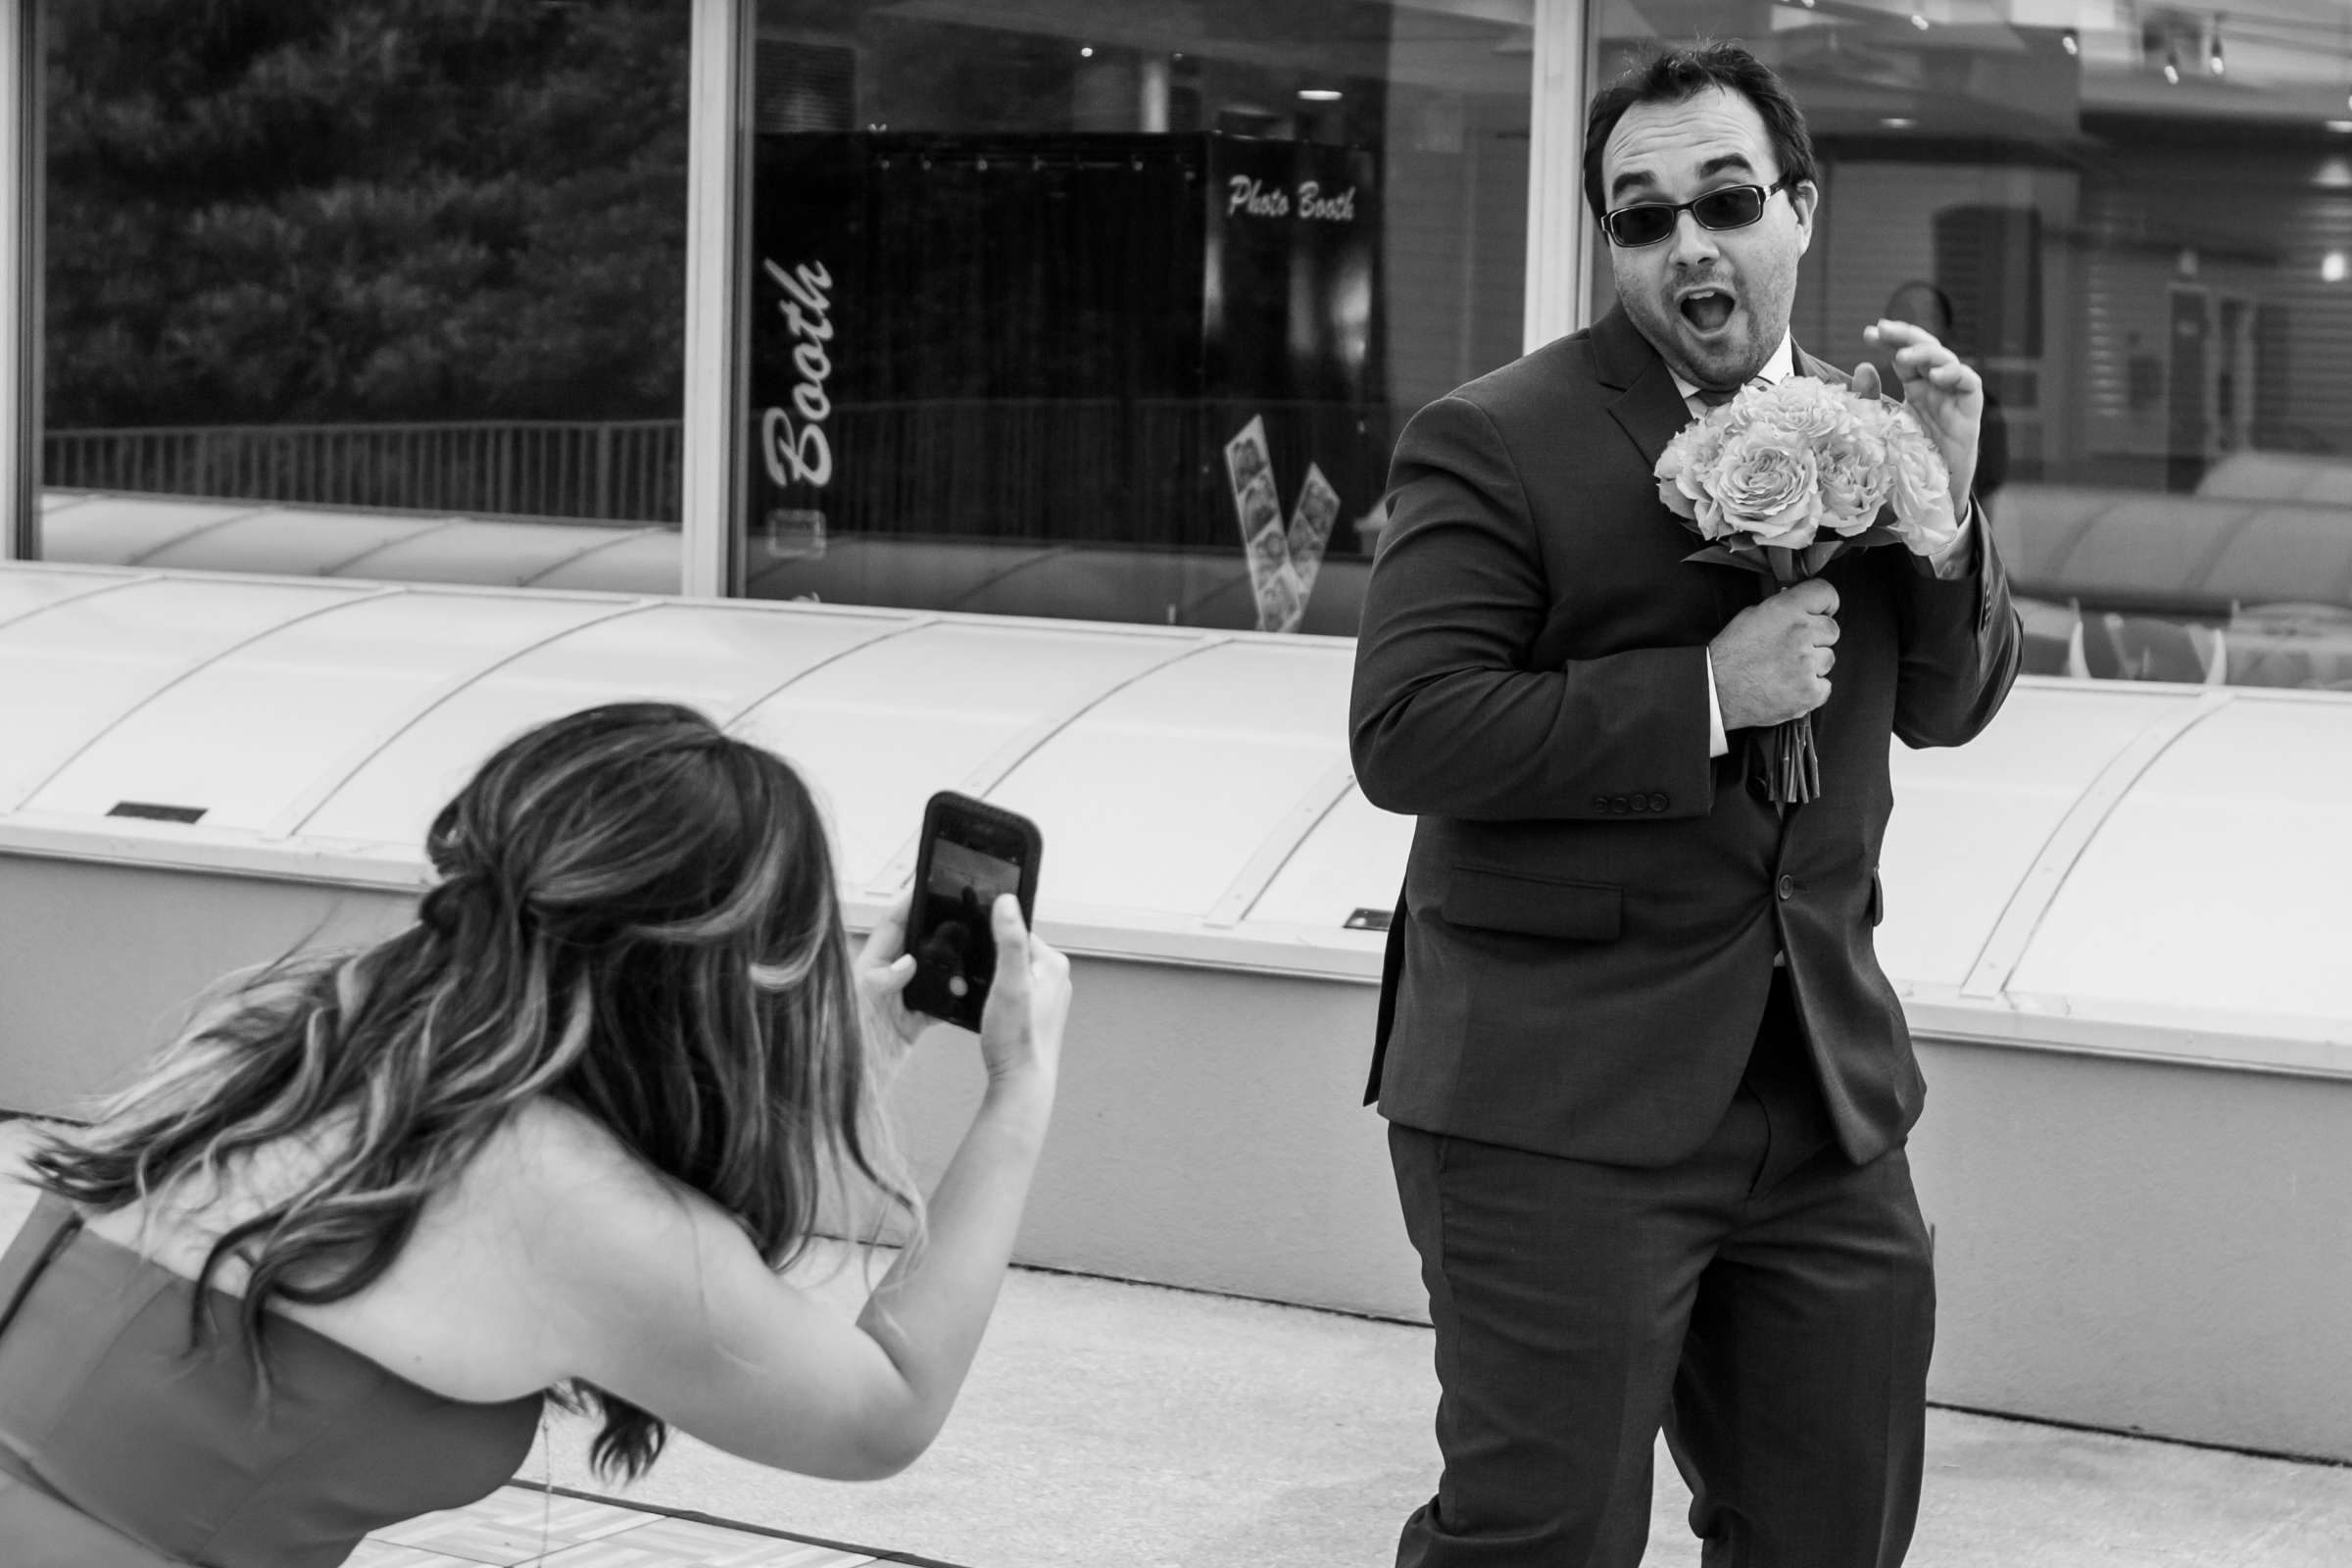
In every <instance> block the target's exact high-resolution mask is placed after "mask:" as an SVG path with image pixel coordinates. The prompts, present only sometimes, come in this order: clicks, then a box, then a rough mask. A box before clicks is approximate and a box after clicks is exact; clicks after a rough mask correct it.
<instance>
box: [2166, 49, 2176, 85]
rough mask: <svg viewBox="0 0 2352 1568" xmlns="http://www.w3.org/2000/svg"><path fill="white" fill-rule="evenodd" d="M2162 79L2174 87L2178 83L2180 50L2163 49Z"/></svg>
mask: <svg viewBox="0 0 2352 1568" xmlns="http://www.w3.org/2000/svg"><path fill="white" fill-rule="evenodd" d="M2164 79H2165V80H2167V81H2169V82H2171V83H2172V84H2173V85H2174V86H2176V87H2178V86H2180V50H2178V49H2168V50H2166V51H2165V55H2164Z"/></svg>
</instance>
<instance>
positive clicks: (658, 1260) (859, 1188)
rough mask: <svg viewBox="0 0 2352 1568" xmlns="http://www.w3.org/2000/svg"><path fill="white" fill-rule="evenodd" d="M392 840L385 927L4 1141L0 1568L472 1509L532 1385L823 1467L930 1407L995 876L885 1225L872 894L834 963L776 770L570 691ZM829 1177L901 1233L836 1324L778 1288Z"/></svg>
mask: <svg viewBox="0 0 2352 1568" xmlns="http://www.w3.org/2000/svg"><path fill="white" fill-rule="evenodd" d="M426 849H427V853H428V855H429V857H430V859H431V862H432V864H433V867H434V869H435V870H436V871H437V872H438V873H439V879H438V881H437V882H436V883H435V885H434V886H433V887H432V889H431V890H430V891H429V892H427V893H426V894H425V895H424V897H423V900H422V902H421V904H420V905H419V907H418V909H417V920H416V923H415V924H413V925H411V926H409V927H408V928H407V929H405V930H402V931H400V932H399V933H398V934H396V935H394V936H392V937H391V938H389V939H388V940H385V941H383V942H381V943H378V944H376V945H375V946H373V947H370V948H368V949H367V950H365V951H363V952H359V953H356V954H345V955H338V956H330V957H306V958H302V959H299V960H290V961H287V962H284V963H280V964H278V965H275V966H272V967H271V968H270V969H269V970H268V971H266V972H264V973H263V974H261V975H260V976H259V977H258V978H254V979H251V980H249V981H247V982H246V983H245V984H243V985H242V986H240V987H238V988H237V989H236V990H234V991H233V992H232V993H231V994H229V995H228V996H227V997H226V999H225V1000H224V1001H222V1002H221V1003H219V1004H217V1005H214V1006H212V1007H211V1008H210V1009H209V1010H208V1011H206V1012H205V1013H204V1014H203V1015H202V1016H200V1017H199V1018H198V1019H197V1020H196V1021H195V1022H194V1023H193V1024H192V1025H191V1026H190V1027H189V1028H188V1029H187V1030H186V1031H184V1032H183V1033H182V1035H181V1036H180V1037H179V1039H178V1040H177V1041H176V1042H175V1043H174V1044H173V1045H172V1046H171V1047H170V1048H169V1049H168V1050H166V1051H165V1052H164V1053H163V1054H162V1055H161V1056H159V1057H158V1058H157V1060H156V1061H155V1062H154V1063H153V1064H152V1066H151V1067H150V1068H149V1070H147V1071H146V1072H145V1073H144V1075H143V1076H141V1077H140V1078H139V1079H138V1081H137V1082H136V1083H134V1084H133V1085H132V1086H131V1087H130V1088H129V1089H127V1090H126V1091H124V1092H123V1094H122V1095H120V1096H119V1097H117V1098H116V1099H115V1100H114V1101H113V1102H112V1103H109V1104H107V1105H105V1106H104V1107H102V1109H101V1111H100V1113H99V1114H98V1115H97V1116H96V1118H95V1119H94V1120H93V1121H92V1122H91V1123H90V1124H89V1125H88V1126H87V1127H86V1128H80V1129H75V1130H72V1131H69V1132H56V1133H52V1134H50V1135H48V1136H47V1137H46V1138H45V1139H44V1140H43V1141H42V1142H41V1144H40V1145H39V1147H38V1148H37V1149H36V1151H35V1152H34V1153H33V1154H32V1156H31V1158H30V1161H29V1164H30V1170H31V1179H32V1180H33V1181H34V1182H35V1183H37V1184H38V1185H39V1186H40V1187H41V1188H42V1189H44V1196H43V1198H42V1199H41V1201H40V1203H39V1205H38V1206H37V1207H36V1209H35V1212H34V1215H33V1218H32V1219H31V1220H30V1221H29V1222H28V1223H27V1224H26V1226H25V1230H24V1231H23V1232H22V1233H20V1235H19V1237H18V1239H17V1241H16V1243H15V1245H14V1246H13V1247H12V1248H11V1249H10V1250H9V1252H8V1254H7V1256H6V1258H5V1259H0V1542H4V1543H6V1551H5V1560H6V1562H7V1563H8V1564H9V1565H10V1568H28V1565H37V1568H148V1565H160V1564H179V1563H201V1564H204V1565H206V1568H315V1565H316V1568H323V1565H326V1564H331V1563H339V1562H341V1561H343V1560H344V1558H345V1557H346V1556H347V1555H348V1554H349V1553H350V1551H351V1550H352V1548H353V1547H354V1546H355V1545H356V1544H358V1542H359V1540H360V1538H361V1537H362V1536H363V1535H365V1534H366V1533H367V1532H368V1531H370V1530H374V1529H378V1528H381V1527H382V1526H384V1525H386V1524H389V1523H391V1522H393V1521H394V1520H397V1519H402V1518H407V1517H410V1516H413V1515H415V1514H418V1513H422V1512H427V1511H430V1510H433V1509H437V1508H446V1507H452V1506H457V1505H460V1504H462V1503H465V1502H467V1501H470V1500H472V1499H473V1498H475V1497H479V1496H482V1495H486V1494H488V1493H489V1492H490V1491H492V1490H493V1489H495V1488H496V1487H497V1486H498V1485H499V1484H500V1483H501V1482H503V1481H505V1480H506V1479H507V1478H508V1477H509V1476H510V1475H512V1474H513V1472H514V1470H515V1467H516V1465H517V1464H518V1463H519V1462H520V1461H521V1459H522V1458H523V1456H524V1455H525V1453H526V1452H527V1451H528V1449H529V1446H530V1443H531V1439H532V1436H533V1434H534V1432H535V1431H536V1430H537V1427H538V1424H539V1417H540V1412H541V1409H542V1406H543V1402H544V1399H545V1398H546V1397H556V1398H558V1399H559V1400H562V1401H564V1402H565V1403H567V1404H569V1405H571V1406H573V1407H584V1408H586V1409H588V1410H590V1411H592V1412H594V1413H595V1414H597V1415H599V1416H601V1418H602V1427H601V1430H600V1431H599V1433H598V1435H597V1438H596V1441H595V1445H594V1449H593V1453H594V1457H595V1460H596V1463H597V1464H598V1466H599V1468H600V1469H601V1470H602V1471H604V1472H605V1473H607V1474H615V1475H624V1476H633V1475H635V1474H637V1473H639V1472H641V1471H643V1470H644V1469H645V1467H646V1466H647V1465H649V1464H651V1463H652V1462H653V1460H654V1459H655V1457H656V1456H657V1455H658V1454H659V1453H660V1452H661V1449H662V1442H663V1439H664V1437H665V1435H666V1431H667V1428H668V1427H669V1426H671V1425H675V1426H676V1427H678V1428H680V1429H681V1430H683V1431H686V1432H689V1433H692V1434H694V1435H695V1436H697V1437H699V1438H701V1439H703V1440H705V1441H707V1442H709V1443H711V1444H713V1445H715V1446H719V1447H721V1448H725V1449H727V1450H728V1451H730V1452H733V1453H736V1454H740V1455H743V1456H745V1457H747V1458H751V1459H755V1460H759V1461H761V1462H763V1463H767V1464H771V1465H776V1466H780V1467H782V1468H785V1469H790V1470H796V1471H801V1472H805V1473H807V1474H809V1475H816V1476H824V1477H831V1478H836V1479H859V1478H869V1477H879V1476H886V1475H890V1474H892V1473H894V1472H896V1471H898V1470H899V1469H901V1468H903V1467H904V1466H906V1465H907V1463H909V1462H910V1461H911V1460H913V1458H914V1457H915V1456H916V1455H917V1454H919V1453H921V1452H922V1451H923V1449H924V1448H925V1446H928V1445H929V1443H930V1442H931V1440H932V1438H933V1437H934V1436H935V1435H936V1434H937V1433H938V1431H939V1428H940V1425H941V1423H942V1422H943V1421H944V1420H945V1419H946V1417H947V1414H948V1410H949V1407H950V1406H951V1405H952V1404H953V1402H954V1400H955V1397H956V1391H957V1389H958V1387H959V1386H960V1385H961V1383H962V1380H963V1376H964V1374H965V1372H966V1371H967V1370H968V1368H969V1367H970V1365H971V1360H972V1356H973V1354H974V1352H975V1351H976V1350H977V1349H978V1348H979V1342H980V1337H981V1333H982V1331H983V1329H984V1328H985V1327H986V1325H987V1321H988V1317H989V1314H990V1312H991V1310H992V1309H993V1307H994V1304H995V1299H996V1295H997V1291H998V1288H999V1285H1000V1284H1001V1282H1002V1280H1003V1277H1004V1271H1005V1263H1006V1260H1007V1257H1008V1254H1009V1252H1010V1250H1011V1246H1012V1238H1013V1232H1014V1229H1015V1227H1016V1226H1017V1224H1018V1222H1019V1218H1020V1212H1021V1207H1022V1204H1023V1202H1024V1201H1025V1199H1026V1195H1027V1191H1028V1184H1029V1180H1030V1176H1031V1172H1032V1170H1033V1169H1034V1166H1035V1163H1036V1160H1037V1156H1038V1152H1039V1148H1040V1145H1041V1144H1042V1142H1043V1139H1044V1136H1045V1131H1046V1124H1047V1120H1048V1117H1049V1115H1050V1114H1051V1110H1052V1104H1053V1097H1054V1078H1055V1073H1056V1069H1057V1065H1058V1061H1059V1056H1060V1046H1061V1033H1062V1026H1063V1022H1064V1019H1065V1018H1066V1016H1067V1012H1068V1007H1069V997H1070V990H1069V966H1068V963H1067V961H1066V960H1065V959H1063V958H1062V956H1060V955H1059V954H1057V953H1055V952H1054V950H1053V949H1051V948H1050V947H1048V946H1047V945H1046V944H1045V943H1043V942H1041V941H1038V940H1036V939H1035V938H1033V937H1031V936H1030V935H1029V933H1028V930H1027V928H1026V926H1025V925H1024V923H1023V921H1022V919H1021V915H1020V911H1019V908H1018V907H1017V906H1016V905H1015V904H1014V902H1013V901H1012V900H1011V899H1010V898H1006V899H1004V900H1001V901H999V903H998V905H997V907H995V909H994V910H993V911H992V917H993V923H994V929H995V934H996V940H997V949H998V955H999V967H998V971H997V976H996V980H995V986H994V989H993V991H992V993H991V996H990V999H989V1004H988V1010H987V1014H986V1017H985V1020H984V1022H983V1024H982V1026H981V1030H980V1053H981V1056H982V1058H983V1061H984V1063H985V1065H986V1068H987V1073H988V1087H987V1091H986V1094H985V1096H984V1097H983V1099H982V1101H981V1103H980V1107H979V1110H978V1111H977V1113H976V1114H975V1116H974V1118H973V1121H972V1125H971V1128H970V1130H969V1131H968V1132H967V1133H966V1135H965V1137H964V1139H963V1142H962V1145H961V1147H960V1148H959V1149H958V1150H957V1152H956V1155H955V1157H954V1158H953V1160H952V1161H951V1162H950V1164H949V1165H948V1167H947V1169H946V1171H945V1173H944V1174H943V1175H942V1177H941V1178H940V1181H939V1183H938V1184H937V1186H936V1188H935V1189H934V1191H933V1192H932V1194H931V1196H930V1199H929V1201H928V1203H927V1205H926V1204H924V1203H922V1202H920V1201H917V1200H916V1199H915V1198H914V1197H913V1196H912V1195H911V1194H910V1193H909V1192H908V1191H907V1187H906V1185H905V1182H904V1180H903V1179H902V1178H901V1177H900V1176H899V1175H898V1174H897V1172H896V1170H895V1168H894V1166H895V1162H894V1161H893V1160H891V1159H890V1158H889V1157H888V1156H887V1154H886V1153H885V1152H884V1151H886V1150H887V1147H888V1146H887V1140H886V1139H883V1138H879V1137H878V1136H877V1133H876V1131H875V1127H876V1124H875V1122H874V1120H873V1117H872V1103H873V1098H874V1093H873V1085H874V1079H875V1072H876V1068H877V1065H878V1063H877V1061H876V1059H875V1054H877V1053H889V1052H896V1051H899V1050H903V1049H904V1048H905V1046H906V1045H907V1043H909V1042H910V1041H911V1040H912V1039H913V1037H914V1035H915V1033H916V1032H917V1030H918V1027H919V1025H918V1020H916V1019H915V1018H913V1017H912V1016H911V1015H910V1014H908V1012H907V1009H906V1007H905V1006H904V1005H903V1003H902V1002H901V1000H900V992H901V990H902V989H903V988H904V986H905V984H906V982H907V978H908V976H909V975H910V974H911V973H912V971H913V960H912V959H911V958H910V957H908V956H906V955H905V954H904V952H903V951H902V950H903V948H904V939H905V929H904V913H903V909H902V911H901V912H900V913H899V914H896V915H894V916H892V917H891V918H889V919H886V920H885V921H884V922H883V923H882V925H881V927H880V928H879V929H878V930H876V931H875V932H874V934H873V936H872V938H871V939H870V940H869V941H868V942H867V943H866V945H865V949H864V952H863V954H862V955H861V956H860V957H859V959H858V961H857V964H856V965H855V968H854V966H853V962H852V959H851V957H850V955H849V952H848V948H847V944H846V939H845V938H844V936H843V932H842V925H841V911H840V908H839V907H838V905H837V903H836V898H835V892H834V880H833V870H832V865H831V861H830V857H829V856H828V854H827V851H826V844H825V836H824V830H823V825H822V823H821V821H820V820H819V817H818V813H817V810H816V808H815V805H814V803H813V802H812V801H811V799H810V797H809V792H808V790H807V788H806V787H805V786H804V785H803V783H802V782H801V780H800V779H799V777H798V776H796V775H795V774H794V772H793V770H792V769H791V768H790V767H789V766H787V765H786V764H785V763H784V762H782V761H781V760H778V759H776V758H774V757H773V756H770V755H769V754H767V753H765V752H763V751H761V750H760V749H759V748H757V747H754V746H750V745H747V744H745V743H743V742H741V741H737V740H733V739H731V738H729V737H728V736H726V735H725V734H723V733H721V732H720V731H719V730H718V729H717V727H716V726H714V725H713V724H711V721H710V720H708V719H706V718H704V717H703V716H701V715H700V714H698V713H695V712H693V711H691V710H688V709H683V708H678V707H674V706H669V705H662V704H628V705H615V706H609V707H604V708H597V709H591V710H589V711H585V712H581V713H577V714H574V715H572V716H570V717H567V718H563V719H559V720H557V721H555V722H552V723H549V724H546V725H543V726H541V727H539V728H537V729H535V730H532V731H531V732H529V733H528V734H525V735H523V736H522V737H520V738H519V739H517V740H515V741H514V742H512V743H511V744H509V745H508V746H506V747H505V748H504V749H503V750H501V751H500V752H499V753H498V754H497V755H496V756H495V757H493V758H492V759H491V760H489V761H488V762H487V763H486V764H484V765H483V767H482V768H481V770H480V771H479V772H478V773H477V774H476V775H475V776H474V778H473V779H472V781H471V782H469V783H468V784H467V785H466V787H465V789H464V790H463V791H461V792H460V793H459V795H458V797H457V798H456V799H455V800H454V801H452V802H451V803H450V804H449V805H448V807H446V808H445V809H443V810H442V811H441V813H440V814H439V816H438V817H437V818H436V819H435V820H434V822H433V825H432V829H431V832H430V833H429V835H428V837H427V840H426ZM859 1192H864V1193H869V1194H870V1193H873V1192H880V1193H881V1194H883V1195H884V1197H885V1198H886V1199H887V1202H886V1203H884V1204H883V1205H881V1211H882V1212H884V1213H887V1212H889V1211H890V1208H891V1207H892V1206H893V1205H895V1206H896V1207H897V1208H898V1209H900V1210H902V1211H903V1212H904V1213H905V1215H906V1216H907V1220H908V1221H909V1222H910V1223H909V1224H907V1226H906V1227H904V1228H905V1229H907V1230H908V1231H909V1232H910V1233H911V1235H912V1236H913V1238H914V1240H913V1243H912V1244H911V1245H909V1246H907V1247H906V1248H904V1249H903V1250H901V1252H900V1254H899V1257H898V1259H897V1261H896V1262H895V1263H894V1265H893V1266H892V1267H891V1268H890V1270H889V1271H888V1273H887V1274H885V1275H884V1277H883V1278H882V1279H881V1281H880V1282H879V1284H878V1285H877V1286H876V1287H875V1289H874V1291H873V1292H872V1294H871V1297H870V1299H869V1300H868V1301H867V1303H866V1306H865V1308H864V1311H863V1313H862V1315H861V1316H859V1317H858V1320H857V1321H856V1322H855V1323H851V1322H847V1321H844V1320H843V1319H842V1318H841V1317H840V1316H838V1315H837V1314H835V1313H833V1312H831V1311H829V1310H826V1309H824V1308H822V1307H820V1306H819V1305H817V1304H816V1303H815V1302H813V1301H812V1300H811V1299H809V1297H808V1296H807V1295H805V1294H804V1293H803V1292H802V1291H800V1290H797V1289H795V1288H794V1287H793V1286H792V1285H791V1284H789V1283H787V1282H786V1281H785V1280H784V1279H783V1278H781V1277H780V1271H781V1270H782V1269H783V1268H784V1267H785V1266H786V1265H788V1264H789V1263H791V1262H792V1261H793V1260H794V1259H795V1258H796V1257H798V1256H799V1255H800V1254H801V1253H802V1252H803V1251H804V1250H805V1249H806V1247H807V1246H808V1244H809V1239H810V1237H811V1235H812V1234H814V1233H815V1231H816V1229H817V1227H818V1225H819V1222H820V1212H822V1213H824V1214H838V1213H842V1212H846V1208H845V1207H843V1206H832V1207H826V1206H824V1205H828V1204H837V1201H847V1200H849V1199H851V1198H854V1197H855V1195H857V1194H858V1193H859ZM866 1206H868V1207H869V1208H870V1207H871V1205H866Z"/></svg>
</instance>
